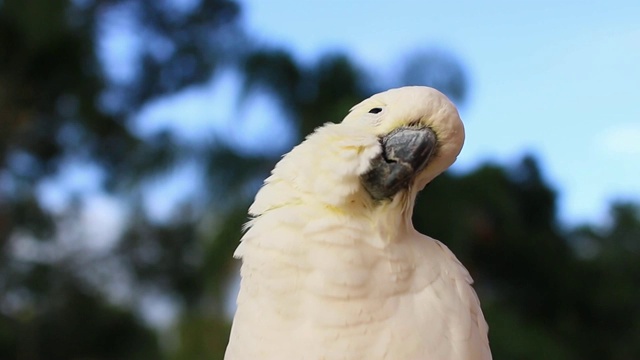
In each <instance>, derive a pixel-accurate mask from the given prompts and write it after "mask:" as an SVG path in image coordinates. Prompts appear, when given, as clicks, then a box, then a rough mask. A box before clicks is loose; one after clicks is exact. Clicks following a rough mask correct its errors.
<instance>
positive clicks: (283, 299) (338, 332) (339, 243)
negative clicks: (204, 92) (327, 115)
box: [225, 87, 491, 360]
mask: <svg viewBox="0 0 640 360" xmlns="http://www.w3.org/2000/svg"><path fill="white" fill-rule="evenodd" d="M372 109H373V110H372ZM404 127H424V128H428V129H430V130H431V131H433V133H435V135H436V138H437V145H436V150H435V153H434V154H433V155H432V156H431V158H430V159H429V161H428V162H427V165H426V167H425V168H423V169H420V171H419V172H417V173H416V174H415V176H413V177H412V178H411V181H410V182H408V183H407V184H406V186H404V187H403V188H402V189H401V190H400V191H399V192H397V193H395V194H394V195H393V196H391V197H389V198H385V199H383V200H376V199H373V198H372V196H371V194H370V193H369V192H368V191H367V190H366V189H365V187H364V186H363V184H362V181H363V180H362V176H363V174H365V173H367V172H368V171H369V170H370V168H371V167H372V161H373V159H374V158H376V157H380V156H381V153H382V152H383V151H384V149H383V145H382V142H381V140H380V139H381V137H382V136H385V135H387V134H389V133H391V132H393V131H394V130H396V129H400V128H404ZM463 142H464V128H463V125H462V122H461V121H460V118H459V116H458V112H457V110H456V108H455V107H454V105H453V104H452V103H451V102H450V101H449V100H448V99H447V98H446V97H445V96H444V95H443V94H441V93H440V92H438V91H436V90H434V89H431V88H427V87H406V88H399V89H392V90H389V91H386V92H383V93H380V94H377V95H374V96H372V97H371V98H369V99H367V100H365V101H363V102H361V103H360V104H358V105H356V106H355V107H353V109H352V110H351V112H350V113H349V114H348V116H347V117H346V118H345V119H344V120H343V122H342V123H340V124H326V125H324V126H322V127H320V128H318V129H316V131H315V132H314V133H313V134H311V135H309V136H308V137H307V139H306V140H305V141H304V142H302V143H301V144H300V145H298V146H297V147H295V148H294V149H293V150H292V151H291V152H290V153H288V154H287V155H286V156H285V157H284V158H283V159H282V160H281V161H280V162H279V163H278V164H277V165H276V167H275V169H274V170H273V172H272V174H271V176H270V177H269V178H267V179H266V181H265V184H264V187H263V188H262V189H261V190H260V191H259V192H258V194H257V195H256V199H255V202H254V203H253V205H252V206H251V208H250V209H249V213H250V215H251V216H252V218H253V219H252V220H251V221H250V222H249V223H248V224H247V231H246V233H245V235H244V237H243V238H242V242H241V244H240V246H239V247H238V249H237V251H236V254H235V255H236V257H239V258H242V269H241V275H242V281H241V286H240V293H239V295H238V301H237V303H238V309H237V312H236V314H235V317H234V321H233V327H232V330H231V338H230V340H229V345H228V348H227V351H226V355H225V359H227V360H249V359H251V360H257V359H278V360H282V359H350V360H351V359H368V360H374V359H407V360H411V359H430V360H439V359H443V360H444V359H459V360H472V359H478V360H479V359H482V360H486V359H491V353H490V350H489V345H488V340H487V324H486V322H485V320H484V317H483V315H482V312H481V309H480V304H479V302H478V298H477V296H476V294H475V292H474V290H473V288H472V287H471V283H472V279H471V277H470V276H469V273H468V272H467V270H466V269H465V268H464V267H463V266H462V265H461V264H460V262H459V261H458V260H457V259H456V257H455V256H454V255H453V254H452V253H451V251H449V249H448V248H447V247H446V246H445V245H443V244H442V243H440V242H439V241H437V240H434V239H432V238H430V237H428V236H425V235H422V234H420V233H418V232H417V231H416V230H415V229H414V228H413V225H412V223H411V214H412V212H413V204H414V201H415V196H416V194H417V192H418V191H419V190H421V189H422V188H423V187H424V186H425V185H426V184H427V183H428V182H429V181H431V180H432V179H433V178H434V177H436V176H437V175H438V174H440V173H441V172H442V171H444V170H446V169H447V168H448V167H449V166H450V165H451V164H452V163H453V162H454V161H455V158H456V157H457V155H458V153H459V152H460V150H461V148H462V144H463ZM432 211H438V209H437V208H435V207H434V208H433V210H432Z"/></svg>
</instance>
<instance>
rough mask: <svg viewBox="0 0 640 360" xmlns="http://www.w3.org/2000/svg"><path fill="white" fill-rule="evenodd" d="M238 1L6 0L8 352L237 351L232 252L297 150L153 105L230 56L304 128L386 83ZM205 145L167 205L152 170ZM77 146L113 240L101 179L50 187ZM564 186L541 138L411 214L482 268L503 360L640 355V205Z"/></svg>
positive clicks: (0, 80) (3, 215)
mask: <svg viewBox="0 0 640 360" xmlns="http://www.w3.org/2000/svg"><path fill="white" fill-rule="evenodd" d="M239 16H240V8H239V6H238V4H236V3H235V2H233V1H227V0H201V1H178V0H167V1H156V2H154V1H136V0H102V1H96V0H83V1H64V0H48V1H19V0H4V1H0V358H2V359H5V358H6V359H74V358H93V359H104V358H127V359H129V358H131V359H137V358H140V359H143V358H144V359H155V358H169V359H176V360H178V359H194V358H196V359H197V358H212V359H216V358H220V357H221V355H222V353H223V351H224V346H225V344H226V340H227V336H228V331H229V319H228V318H227V317H226V316H225V314H224V311H223V309H224V308H225V303H226V300H225V299H226V295H227V292H228V288H229V286H228V284H229V282H230V281H232V280H231V279H232V277H231V274H233V273H235V270H236V266H237V264H236V263H235V262H234V261H233V260H232V258H231V255H232V253H233V250H234V249H235V247H236V245H237V240H238V239H239V237H240V229H241V226H242V224H243V223H244V221H245V220H246V209H247V206H248V205H249V202H250V201H251V198H252V197H253V194H254V193H255V191H256V189H257V187H258V186H259V183H260V181H261V180H262V179H263V178H264V177H265V176H266V175H267V173H268V171H269V170H270V169H271V168H272V167H273V165H274V164H275V162H276V161H277V160H278V159H279V155H280V154H276V153H271V152H268V151H249V150H247V149H244V148H242V144H237V143H233V142H232V141H230V140H229V138H230V136H229V135H230V134H216V136H217V137H216V138H214V141H211V142H188V141H183V140H180V139H179V137H177V136H176V134H174V133H172V132H170V131H164V132H158V133H156V134H154V135H151V136H143V135H140V134H139V133H138V132H137V131H136V130H135V128H136V118H137V116H138V115H139V113H140V111H141V109H143V108H144V107H145V106H149V105H150V104H153V103H155V102H158V101H162V100H163V99H166V98H167V97H168V96H171V95H173V94H177V93H180V92H181V91H183V90H185V89H188V88H189V87H192V86H194V85H198V84H204V83H206V82H209V81H211V80H212V79H214V78H215V77H216V76H217V75H218V74H220V73H222V72H224V71H227V70H229V69H232V70H233V71H235V72H237V73H238V74H240V78H241V81H242V90H241V92H240V94H239V96H240V99H241V100H240V102H239V104H240V105H241V106H243V105H246V104H247V103H248V101H249V100H250V98H251V97H252V96H255V95H256V94H264V93H266V94H268V95H269V96H270V97H269V98H270V99H271V100H273V101H274V102H275V103H277V105H278V106H279V107H280V108H281V109H283V111H284V113H285V116H286V118H287V121H288V123H286V125H287V128H288V129H289V131H290V132H291V133H292V136H291V137H292V138H293V139H294V140H293V141H294V142H298V141H300V139H302V137H303V136H305V135H306V134H308V133H309V132H311V131H312V130H313V129H314V128H315V127H317V126H318V125H320V124H322V123H323V122H326V121H339V120H340V119H342V118H343V117H344V115H345V113H346V112H347V111H348V109H349V108H350V107H351V106H352V105H354V104H355V103H357V102H358V101H360V100H362V99H363V98H365V97H367V96H368V95H370V94H372V93H374V92H377V91H380V90H383V88H382V87H381V86H382V85H384V81H380V79H379V76H378V77H376V78H375V79H372V77H370V75H369V74H368V73H367V72H366V71H365V70H364V69H363V68H361V67H360V66H358V64H356V63H354V62H353V61H352V60H350V59H349V58H348V57H347V56H345V55H344V54H325V55H323V56H321V57H320V58H319V59H318V60H317V61H312V62H310V63H301V62H300V61H298V60H297V59H295V58H294V57H293V56H292V55H291V54H290V53H289V52H288V51H286V50H284V49H280V48H277V47H265V46H258V45H256V44H255V43H254V42H253V41H252V39H251V37H250V36H249V35H247V34H245V33H244V32H243V30H242V28H241V27H240V26H239V21H238V19H239ZM113 37H115V38H116V39H118V41H117V44H116V45H117V46H123V45H122V44H123V42H124V43H126V44H129V46H128V47H127V49H126V50H125V51H122V49H121V48H116V50H118V49H119V50H118V51H120V52H123V53H125V54H124V55H123V54H120V55H121V56H125V58H126V59H125V60H126V61H123V60H122V59H120V60H118V61H113V59H111V60H109V59H110V56H113V54H114V53H115V52H117V51H116V50H114V48H113V46H114V45H113V44H110V43H108V42H107V40H105V39H109V38H113ZM395 75H396V76H397V77H398V78H399V79H400V82H401V83H400V84H399V85H409V84H410V85H417V84H420V85H431V86H435V87H437V88H439V89H440V90H442V91H443V92H445V93H446V94H448V95H449V96H450V97H451V98H452V99H453V100H454V101H457V102H462V101H463V100H464V99H465V98H466V94H467V91H468V86H467V84H468V79H467V75H466V73H465V72H464V70H463V68H462V66H461V65H460V64H459V63H458V61H457V60H456V59H455V58H454V57H452V56H451V55H449V54H447V53H446V52H443V51H441V50H428V51H416V52H415V53H413V55H411V56H409V57H408V60H407V61H406V63H405V65H404V67H402V69H401V71H400V72H399V73H398V74H395ZM372 80H375V81H372ZM389 83H390V84H396V81H394V80H390V81H389ZM383 87H384V86H383ZM243 101H244V102H243ZM210 111H212V112H216V109H211V110H210ZM167 116H173V117H175V119H174V121H175V122H176V123H177V122H179V121H180V120H181V119H180V115H179V113H177V112H176V113H175V114H169V115H167ZM232 120H237V119H232ZM265 121H268V119H265ZM234 129H236V131H238V132H241V131H243V130H244V128H243V124H242V123H241V122H234ZM188 162H193V163H195V164H197V165H196V166H197V167H198V168H199V169H200V170H201V172H200V173H199V175H198V176H201V177H202V179H193V181H194V183H201V185H200V186H199V187H198V192H197V194H198V196H197V198H196V199H187V200H185V201H184V202H182V203H179V204H175V206H174V210H173V212H172V215H171V216H170V217H169V218H168V219H166V220H158V219H155V218H154V217H153V216H152V215H151V214H150V211H149V208H148V205H146V204H147V202H146V201H147V200H148V199H147V197H148V195H146V189H148V187H149V186H150V184H152V183H153V182H154V181H156V182H157V181H162V180H163V179H165V178H166V177H167V176H169V175H170V174H172V173H173V172H174V171H176V169H177V168H178V167H179V166H180V165H181V164H184V163H188ZM70 164H71V165H73V164H75V166H80V167H81V168H82V169H97V170H95V172H97V173H98V175H97V176H96V179H95V182H97V184H95V188H96V190H95V191H96V192H98V193H103V192H106V193H108V195H107V196H109V197H110V198H111V199H114V201H115V202H116V203H117V204H119V206H120V208H119V209H120V210H119V211H121V212H124V213H125V217H126V220H125V221H124V229H116V228H113V229H112V228H109V227H108V226H107V225H104V224H93V223H92V224H89V226H90V227H92V228H97V229H98V233H99V232H106V233H108V234H106V235H108V236H110V237H112V238H114V239H113V240H112V242H113V244H112V245H110V246H106V247H105V248H99V247H96V245H95V244H92V239H87V237H89V236H95V235H96V232H95V231H94V232H93V233H91V232H87V230H86V228H87V225H88V224H87V223H86V220H84V219H83V213H84V212H85V208H86V206H87V201H88V200H87V196H86V194H83V193H81V192H80V193H77V194H71V196H69V198H70V199H71V200H69V201H65V202H64V204H63V206H61V207H55V206H51V205H50V204H49V205H47V203H46V202H45V201H44V200H43V196H42V193H43V191H42V189H43V187H45V185H46V184H48V183H51V182H55V180H56V179H58V178H60V177H63V176H64V174H65V172H67V171H69V168H70V166H71V165H70ZM555 198H556V195H555V193H554V191H553V190H552V188H551V187H550V186H549V184H548V183H547V182H546V181H545V180H544V176H543V174H542V172H541V170H540V168H539V166H538V164H537V162H536V161H535V159H534V158H533V157H532V156H525V157H524V158H523V159H522V161H521V162H519V163H518V164H516V165H514V166H498V165H492V164H487V165H484V166H481V167H479V168H478V169H476V170H474V171H472V172H470V173H468V174H462V175H460V174H458V175H455V174H445V175H443V176H441V177H439V178H438V179H436V181H434V183H433V184H431V185H430V186H429V187H428V188H427V189H426V191H425V193H424V195H422V197H421V199H420V201H418V203H417V207H416V213H415V218H414V222H415V224H416V226H417V227H418V228H419V229H420V230H421V231H423V232H425V233H427V234H430V235H432V236H434V237H435V238H438V239H442V240H443V241H444V242H445V243H447V244H448V245H449V246H450V247H451V248H452V249H453V250H454V252H455V253H456V254H458V256H459V257H460V258H461V260H462V261H463V262H464V263H465V265H467V266H468V268H469V269H470V271H471V273H472V274H473V276H474V277H475V278H476V280H477V288H478V292H479V294H480V296H481V298H482V301H483V307H484V308H485V312H486V316H487V318H488V320H489V323H490V325H491V341H492V347H493V349H494V354H495V358H496V359H500V358H515V359H538V358H545V359H602V358H607V359H631V358H638V357H640V347H639V346H638V343H637V341H635V339H637V338H638V337H639V336H640V309H639V306H638V304H640V294H639V290H638V289H640V286H639V285H640V284H639V282H640V268H639V265H638V264H640V261H639V260H640V259H638V256H639V252H640V249H639V245H638V244H639V242H638V238H639V236H640V216H639V214H638V208H637V206H635V205H631V204H618V205H615V206H614V207H613V209H612V221H611V224H610V225H609V226H606V227H595V226H590V225H585V226H583V227H581V228H578V229H576V230H572V231H569V232H567V231H565V230H563V229H562V227H561V226H560V225H559V224H558V220H557V213H556V204H555V201H556V200H555ZM94 230H95V229H94ZM166 303H169V304H170V307H171V308H173V309H174V310H175V311H177V314H178V318H177V321H176V322H175V323H173V324H170V325H171V327H170V330H169V331H166V329H160V330H159V331H158V332H155V331H154V330H156V329H153V328H151V327H150V326H149V324H148V323H146V322H143V321H141V319H140V318H141V315H143V314H148V313H154V312H158V309H157V308H158V307H160V306H161V305H159V304H166ZM158 334H160V335H158ZM161 339H171V341H168V342H167V343H166V344H162V346H160V340H161Z"/></svg>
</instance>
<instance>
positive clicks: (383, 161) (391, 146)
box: [361, 127, 437, 200]
mask: <svg viewBox="0 0 640 360" xmlns="http://www.w3.org/2000/svg"><path fill="white" fill-rule="evenodd" d="M380 143H381V145H382V153H381V154H380V155H379V156H378V157H376V158H374V159H373V160H372V161H371V170H369V171H368V172H367V173H365V174H363V175H362V176H361V182H362V185H363V186H364V188H365V189H366V190H367V192H369V194H370V195H371V197H372V198H373V199H375V200H383V199H388V198H391V197H393V196H394V195H395V194H396V193H397V192H398V191H400V190H401V189H404V188H407V187H408V185H409V182H410V181H411V180H412V179H413V177H414V176H415V175H416V174H417V173H419V172H420V171H422V170H423V169H424V168H425V167H426V166H427V163H428V161H429V158H430V157H431V155H432V154H433V152H434V150H435V149H436V145H437V139H436V134H434V133H433V131H432V130H431V129H429V128H412V127H405V128H399V129H396V130H394V131H392V132H391V133H389V134H387V135H385V136H383V137H381V138H380Z"/></svg>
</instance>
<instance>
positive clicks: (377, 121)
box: [343, 86, 464, 200]
mask: <svg viewBox="0 0 640 360" xmlns="http://www.w3.org/2000/svg"><path fill="white" fill-rule="evenodd" d="M343 123H344V124H349V125H352V126H357V127H360V126H362V128H363V129H364V128H366V129H369V131H372V132H373V133H374V134H375V135H376V136H378V139H379V143H380V146H381V148H382V151H381V152H380V153H379V154H378V155H377V156H376V157H374V158H373V159H372V160H371V167H370V169H368V170H367V171H366V172H365V173H364V174H362V175H361V183H362V185H363V186H364V188H365V189H366V190H367V191H368V193H369V194H370V195H371V197H373V198H374V199H375V200H384V199H391V198H393V197H394V196H395V195H396V194H397V193H399V192H401V191H403V190H409V192H418V191H419V190H421V189H422V188H424V186H425V185H426V184H427V183H428V182H430V181H431V180H433V178H435V177H436V176H438V175H439V174H440V173H442V172H443V171H445V170H446V169H447V168H449V166H451V164H453V162H454V161H455V160H456V157H457V156H458V154H459V153H460V151H461V150H462V145H463V143H464V126H463V124H462V121H461V120H460V116H459V115H458V111H457V110H456V107H455V106H454V105H453V103H452V102H451V101H450V100H449V99H448V98H447V97H446V96H445V95H444V94H442V93H441V92H439V91H438V90H435V89H433V88H429V87H423V86H411V87H403V88H397V89H391V90H388V91H385V92H382V93H379V94H376V95H373V96H372V97H370V98H368V99H366V100H364V101H362V102H361V103H359V104H358V105H356V106H354V107H353V108H352V109H351V111H350V113H349V114H348V115H347V117H345V119H344V120H343Z"/></svg>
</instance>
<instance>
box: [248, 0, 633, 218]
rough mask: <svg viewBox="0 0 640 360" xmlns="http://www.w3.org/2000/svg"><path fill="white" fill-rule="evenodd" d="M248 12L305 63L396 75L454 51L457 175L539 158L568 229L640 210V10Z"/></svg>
mask: <svg viewBox="0 0 640 360" xmlns="http://www.w3.org/2000/svg"><path fill="white" fill-rule="evenodd" d="M242 4H243V21H244V25H245V26H246V27H247V28H248V30H249V33H250V34H254V35H258V36H259V38H260V39H262V40H263V41H264V42H265V43H269V44H272V45H279V46H283V47H286V48H288V49H290V50H291V51H293V53H294V54H296V56H297V57H298V58H300V59H301V60H303V61H304V60H312V59H314V58H315V57H317V55H319V54H322V53H326V52H327V51H341V52H345V53H347V54H349V55H350V56H352V58H354V59H355V60H356V61H357V62H358V63H360V64H361V65H363V66H364V67H365V69H366V70H367V71H368V72H369V74H380V75H381V76H383V77H390V76H393V75H394V73H395V72H396V71H397V70H398V68H399V64H400V61H401V60H402V58H403V56H404V55H406V54H409V53H411V52H412V51H415V50H417V49H425V48H426V49H428V48H430V47H439V48H445V49H448V50H449V51H451V52H452V53H453V54H454V55H456V56H457V57H458V58H459V59H460V60H461V62H462V63H463V64H464V65H465V67H466V68H467V70H468V73H469V75H470V82H471V88H470V97H469V99H468V101H467V102H466V103H465V104H463V106H462V109H461V110H462V111H461V112H462V116H463V120H464V121H465V124H466V127H467V141H466V144H465V148H464V149H463V152H462V154H461V156H460V158H459V161H458V163H457V164H456V165H455V168H456V169H457V170H458V171H465V170H468V169H471V168H473V167H475V166H477V165H478V164H480V163H482V162H485V161H495V162H498V163H502V164H507V163H512V162H515V161H517V160H518V159H520V157H521V156H522V155H523V154H524V153H526V152H533V153H534V154H535V155H536V156H537V157H538V159H539V160H540V161H541V165H542V167H543V170H544V173H545V175H546V177H547V178H548V179H549V180H550V181H551V182H552V184H553V186H554V187H555V188H556V189H557V190H558V191H559V195H560V197H559V200H560V204H559V205H560V214H561V217H562V219H563V220H564V221H565V222H568V223H579V222H582V221H605V220H606V209H607V206H608V203H609V202H610V201H611V200H615V199H633V200H635V201H640V89H639V88H638V85H639V84H640V2H638V1H599V2H588V1H577V0H576V1H507V0H504V1H482V2H481V1H418V0H415V1H410V0H399V1H376V0H367V1H364V0H356V1H339V0H305V1H287V0H269V1H264V0H245V1H243V2H242ZM328 120H330V119H328Z"/></svg>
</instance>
